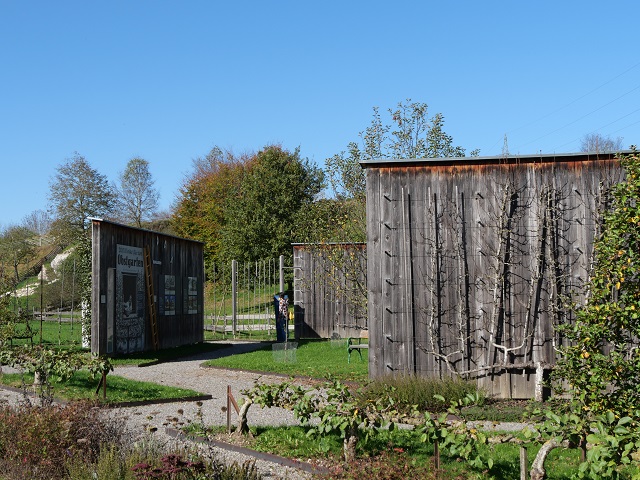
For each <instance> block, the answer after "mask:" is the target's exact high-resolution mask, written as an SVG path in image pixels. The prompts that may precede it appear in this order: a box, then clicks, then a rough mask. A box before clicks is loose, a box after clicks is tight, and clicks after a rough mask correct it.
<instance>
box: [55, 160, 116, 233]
mask: <svg viewBox="0 0 640 480" xmlns="http://www.w3.org/2000/svg"><path fill="white" fill-rule="evenodd" d="M49 188H50V191H49V202H50V205H51V209H52V211H53V213H54V214H55V216H56V221H57V224H58V228H59V230H58V231H59V232H60V231H68V232H71V233H72V236H73V234H74V233H83V232H84V231H85V230H86V229H87V226H88V225H89V222H88V218H89V217H102V216H108V215H110V214H111V213H112V211H113V208H114V204H115V196H114V193H113V190H112V188H111V187H110V186H109V182H108V180H107V177H106V176H105V175H102V174H101V173H99V172H98V171H97V170H96V169H95V168H93V167H92V166H91V165H90V164H89V162H88V161H87V160H86V159H85V158H84V157H83V156H82V155H80V154H79V153H77V152H76V153H75V154H74V156H73V157H71V158H70V159H68V160H67V161H66V162H65V163H63V164H62V165H60V166H58V168H57V169H56V174H55V175H54V177H53V179H52V180H51V182H50V185H49Z"/></svg>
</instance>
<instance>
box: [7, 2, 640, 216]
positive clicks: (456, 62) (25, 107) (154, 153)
mask: <svg viewBox="0 0 640 480" xmlns="http://www.w3.org/2000/svg"><path fill="white" fill-rule="evenodd" d="M638 20H640V3H638V2H637V1H635V0H628V1H616V0H612V1H609V2H595V1H558V0H555V1H536V2H524V1H519V0H510V1H499V2H498V1H490V0H487V1H483V2H479V1H471V0H470V1H439V2H433V1H406V0H395V1H384V2H383V1H375V0H368V1H348V0H341V1H333V0H323V1H315V2H308V1H303V0H297V1H277V0H273V1H264V0H262V1H225V2H222V1H213V0H210V1H188V0H186V1H180V2H178V1H174V2H168V1H143V0H134V1H131V0H127V1H113V0H112V1H109V2H96V1H86V0H82V1H64V0H60V1H57V2H52V1H49V0H47V1H25V2H22V1H17V0H0V45H1V46H0V72H1V74H0V92H1V93H0V95H1V96H0V165H1V172H2V183H1V187H0V226H2V227H6V226H8V225H10V224H14V223H19V222H20V221H21V220H22V219H23V218H24V217H25V215H27V214H29V213H30V212H32V211H34V210H37V209H41V210H45V209H46V208H47V206H48V205H47V202H48V201H47V195H48V191H49V183H50V180H51V178H52V176H53V175H54V173H55V169H56V167H57V166H59V165H60V164H61V163H63V162H64V161H65V160H66V159H67V158H69V157H71V156H72V155H73V153H74V152H75V151H77V152H79V153H80V154H81V155H83V156H84V157H85V158H86V159H87V160H88V161H89V162H90V163H91V165H92V166H93V167H94V168H96V169H97V170H98V171H99V172H100V173H103V174H105V175H107V176H108V177H109V179H110V180H116V179H117V174H118V172H120V171H122V170H123V169H124V167H125V165H126V163H127V161H128V160H129V159H130V158H132V157H134V156H140V157H143V158H145V159H146V160H148V161H149V162H150V164H151V172H152V174H153V176H154V177H155V179H156V185H157V187H158V189H159V190H160V192H161V204H162V207H163V208H165V209H166V208H168V207H169V206H170V205H171V203H172V202H173V201H174V199H175V198H176V195H177V193H178V188H179V186H180V184H181V182H182V180H183V179H184V178H185V175H188V174H189V173H190V172H191V171H192V160H193V159H194V158H197V157H202V156H205V155H206V154H207V152H208V151H209V150H210V149H211V148H212V147H213V146H214V145H219V146H221V147H223V148H230V149H232V150H233V151H235V152H237V153H240V152H244V151H247V150H258V149H260V148H261V147H263V146H265V145H266V144H270V143H281V144H282V145H283V146H284V147H285V148H288V149H294V148H296V147H298V146H299V147H300V149H301V154H302V156H304V157H308V158H309V159H310V160H312V161H314V162H315V163H316V164H317V165H318V166H320V167H322V166H323V165H324V160H325V159H326V158H327V157H330V156H332V155H333V154H335V153H338V152H340V151H341V150H344V149H345V148H346V146H347V144H348V142H349V141H352V140H357V139H358V133H359V132H360V131H362V130H364V128H366V126H367V125H368V124H369V122H370V120H371V116H372V108H373V107H374V106H378V107H380V109H381V111H383V112H386V110H387V109H388V108H390V107H393V106H395V105H396V104H397V103H398V102H399V101H403V100H405V99H407V98H411V99H412V100H414V101H420V102H425V103H427V104H428V105H429V107H430V112H431V113H436V112H441V113H443V114H444V116H445V121H446V123H445V130H446V131H447V133H449V134H450V135H452V136H453V138H454V141H455V143H456V144H459V145H462V146H464V147H465V148H467V150H468V151H469V150H471V149H474V148H480V150H481V155H498V154H500V152H501V150H502V146H503V139H504V135H505V134H507V138H508V144H509V150H510V152H511V153H521V154H528V153H535V152H542V153H553V152H557V153H560V152H574V151H577V150H578V149H579V145H580V139H581V138H582V137H583V136H584V135H585V134H586V133H591V132H597V133H600V134H602V135H605V136H611V137H614V138H615V137H623V139H624V145H625V147H628V145H630V144H637V143H639V142H640V135H638V133H639V132H640V48H639V47H640V35H638V33H637V28H636V24H637V22H638Z"/></svg>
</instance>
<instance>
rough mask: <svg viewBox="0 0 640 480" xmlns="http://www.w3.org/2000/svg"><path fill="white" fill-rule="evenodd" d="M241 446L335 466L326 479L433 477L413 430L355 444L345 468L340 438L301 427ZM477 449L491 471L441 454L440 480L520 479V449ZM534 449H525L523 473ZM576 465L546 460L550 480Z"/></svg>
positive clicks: (427, 450)
mask: <svg viewBox="0 0 640 480" xmlns="http://www.w3.org/2000/svg"><path fill="white" fill-rule="evenodd" d="M211 432H212V433H214V434H215V435H216V438H218V439H220V440H222V441H225V440H227V441H229V438H230V437H228V436H226V434H224V433H223V429H222V428H216V429H213V430H211ZM251 433H252V436H251V437H247V438H246V439H245V442H246V443H245V445H246V446H247V447H248V448H252V449H254V450H257V451H261V452H268V453H274V454H277V455H281V456H284V457H288V458H304V459H310V460H311V461H315V462H318V463H322V464H323V465H327V464H329V465H334V467H333V468H332V474H331V476H330V478H435V473H434V471H433V463H432V462H433V455H434V452H433V446H432V445H430V444H426V443H423V442H421V441H420V434H419V432H417V431H413V430H394V431H392V432H389V431H382V432H379V433H376V434H374V435H372V436H371V437H370V438H369V439H367V440H363V441H361V442H359V443H358V449H357V450H358V457H359V460H358V461H356V462H354V463H353V464H350V465H346V466H345V465H343V464H342V439H341V438H340V437H339V435H337V434H333V435H324V436H322V437H315V436H308V435H307V430H306V429H305V428H303V427H255V428H252V429H251ZM231 440H232V437H231ZM489 448H490V447H487V446H482V447H481V450H482V451H483V452H484V453H487V454H489V453H490V454H491V456H492V458H493V459H494V462H495V463H494V466H493V468H492V469H491V470H490V471H479V470H474V469H472V468H471V467H469V466H467V465H466V464H465V463H464V462H461V461H459V460H458V459H457V458H454V457H448V456H447V455H445V454H442V455H441V471H440V473H439V475H438V477H437V478H439V479H460V478H480V479H489V478H493V479H508V480H511V479H514V478H519V477H520V471H519V462H520V447H519V445H513V444H500V445H496V446H494V447H493V449H492V450H491V451H489ZM537 451H538V447H536V448H530V449H529V450H528V452H527V455H528V469H527V470H529V469H530V468H531V462H532V461H533V459H534V458H535V455H536V453H537ZM579 464H580V451H579V450H578V449H556V450H554V451H553V452H552V453H551V454H550V455H549V457H548V458H547V461H546V462H545V467H546V469H547V472H548V475H547V478H548V479H549V480H569V479H570V478H572V476H573V475H574V474H575V472H576V471H577V469H578V465H579Z"/></svg>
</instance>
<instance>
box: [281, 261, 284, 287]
mask: <svg viewBox="0 0 640 480" xmlns="http://www.w3.org/2000/svg"><path fill="white" fill-rule="evenodd" d="M280 291H281V292H284V255H280Z"/></svg>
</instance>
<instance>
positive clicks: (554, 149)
mask: <svg viewBox="0 0 640 480" xmlns="http://www.w3.org/2000/svg"><path fill="white" fill-rule="evenodd" d="M636 112H640V108H636V109H635V110H634V111H633V112H630V113H627V114H626V115H623V116H622V117H620V118H617V119H615V120H614V121H613V122H609V123H607V124H606V125H602V126H601V127H598V128H596V129H595V130H592V131H591V132H589V133H591V134H593V133H597V132H599V131H600V130H602V129H603V128H607V127H608V126H610V125H613V124H614V123H618V122H619V121H620V120H622V119H623V118H627V117H629V116H631V115H633V114H634V113H636ZM636 123H640V120H639V121H637V122H634V123H632V124H630V125H627V126H626V127H622V128H621V129H619V130H616V132H619V131H621V130H624V129H626V128H629V127H630V126H633V125H635V124H636ZM616 132H613V133H616ZM581 138H582V137H579V138H574V139H573V140H571V141H569V142H566V143H563V144H562V145H557V146H555V147H553V151H554V152H555V151H557V150H558V149H559V148H562V147H564V146H566V145H569V144H571V143H573V142H577V141H578V140H580V139H581Z"/></svg>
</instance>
